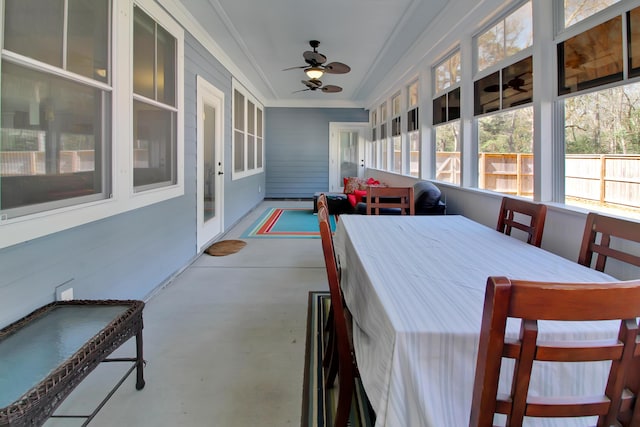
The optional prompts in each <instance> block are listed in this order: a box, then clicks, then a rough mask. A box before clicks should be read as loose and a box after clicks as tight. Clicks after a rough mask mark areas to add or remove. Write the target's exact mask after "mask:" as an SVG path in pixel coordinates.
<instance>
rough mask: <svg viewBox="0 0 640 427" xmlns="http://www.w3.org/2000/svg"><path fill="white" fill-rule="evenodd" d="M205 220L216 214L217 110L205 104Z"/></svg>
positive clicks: (203, 119)
mask: <svg viewBox="0 0 640 427" xmlns="http://www.w3.org/2000/svg"><path fill="white" fill-rule="evenodd" d="M202 121H203V122H204V127H203V135H204V144H203V145H204V195H203V197H204V203H203V204H202V206H203V208H204V222H207V221H208V220H210V219H211V218H214V217H215V216H216V185H215V184H216V177H217V174H218V171H217V160H216V150H215V147H216V110H215V108H213V107H212V106H211V105H208V104H204V117H203V118H202Z"/></svg>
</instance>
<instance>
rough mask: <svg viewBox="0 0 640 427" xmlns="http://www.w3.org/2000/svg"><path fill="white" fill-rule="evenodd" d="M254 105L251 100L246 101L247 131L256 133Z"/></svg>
mask: <svg viewBox="0 0 640 427" xmlns="http://www.w3.org/2000/svg"><path fill="white" fill-rule="evenodd" d="M255 114H256V106H255V105H254V104H253V102H251V101H247V132H248V133H250V134H252V135H254V134H255V133H256V124H255V122H256V118H255Z"/></svg>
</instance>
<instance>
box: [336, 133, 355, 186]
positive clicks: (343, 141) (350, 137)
mask: <svg viewBox="0 0 640 427" xmlns="http://www.w3.org/2000/svg"><path fill="white" fill-rule="evenodd" d="M339 160H340V182H343V178H346V177H349V176H358V132H349V131H341V132H340V159H339Z"/></svg>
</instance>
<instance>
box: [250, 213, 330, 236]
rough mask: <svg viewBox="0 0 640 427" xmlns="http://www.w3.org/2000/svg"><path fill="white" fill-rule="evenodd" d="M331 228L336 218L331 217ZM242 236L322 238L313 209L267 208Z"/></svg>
mask: <svg viewBox="0 0 640 427" xmlns="http://www.w3.org/2000/svg"><path fill="white" fill-rule="evenodd" d="M330 222H331V229H332V230H335V228H336V220H335V218H334V217H333V216H331V217H330ZM240 237H244V238H246V237H258V238H260V237H263V238H264V237H276V238H293V239H296V238H312V239H319V238H320V227H319V226H318V216H317V215H315V214H314V213H313V210H312V209H296V208H267V210H266V211H265V212H264V213H263V214H262V215H261V216H260V218H258V219H257V220H256V221H255V222H254V223H253V224H252V225H251V226H250V227H249V228H248V229H247V230H245V232H244V233H242V236H240Z"/></svg>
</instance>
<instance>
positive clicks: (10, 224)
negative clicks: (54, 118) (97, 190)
mask: <svg viewBox="0 0 640 427" xmlns="http://www.w3.org/2000/svg"><path fill="white" fill-rule="evenodd" d="M135 4H137V5H138V6H139V7H141V8H142V9H143V10H144V11H145V12H146V13H147V14H149V15H150V16H151V17H152V18H153V19H155V20H156V21H157V22H158V23H159V24H161V25H162V26H163V27H164V28H165V29H166V30H167V31H169V32H170V33H171V34H172V35H173V36H174V37H175V38H176V41H177V46H176V59H177V62H176V107H177V110H178V114H177V119H176V126H177V135H176V144H177V147H176V149H177V154H176V157H177V158H176V160H177V168H176V181H177V183H176V184H175V185H172V186H168V187H163V188H157V189H153V190H148V191H143V192H138V193H134V189H133V156H132V150H131V147H132V140H133V119H132V116H131V115H132V103H133V77H132V69H133V66H132V64H133V6H134V1H133V0H113V6H112V22H113V24H112V29H111V30H112V31H111V46H112V49H111V63H112V76H113V77H112V88H113V92H112V94H113V95H112V105H111V108H112V111H111V117H112V122H111V135H112V144H111V149H112V159H113V162H112V180H113V184H112V192H113V194H112V197H111V198H109V199H105V200H99V201H95V202H89V203H83V204H80V205H74V206H67V207H64V208H60V209H54V210H50V211H44V212H38V213H35V214H32V215H25V216H21V217H17V218H11V219H7V218H3V217H0V248H6V247H9V246H12V245H15V244H18V243H23V242H27V241H29V240H32V239H36V238H39V237H43V236H46V235H49V234H53V233H56V232H59V231H64V230H68V229H70V228H73V227H77V226H79V225H83V224H87V223H90V222H93V221H97V220H100V219H104V218H108V217H110V216H114V215H117V214H121V213H123V212H127V211H131V210H134V209H138V208H141V207H144V206H148V205H152V204H155V203H158V202H161V201H165V200H169V199H172V198H175V197H179V196H182V195H183V194H184V30H183V29H182V27H181V26H180V25H178V23H177V22H176V21H175V20H174V19H173V18H172V17H171V16H170V15H168V14H167V13H166V12H165V11H164V10H163V9H162V8H161V7H160V6H158V5H157V4H156V2H154V1H153V0H136V1H135Z"/></svg>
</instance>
